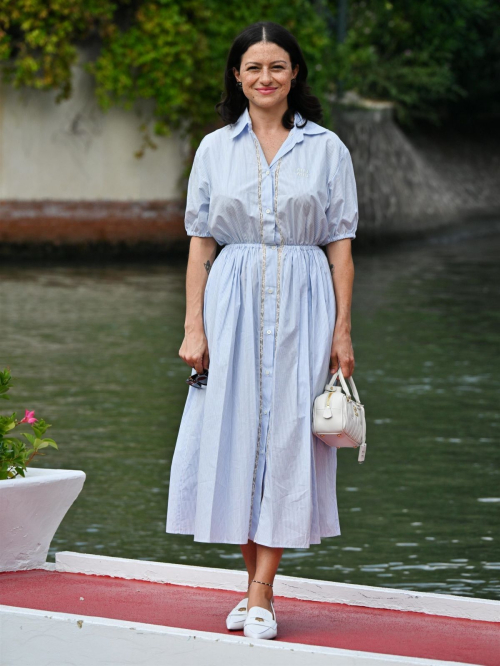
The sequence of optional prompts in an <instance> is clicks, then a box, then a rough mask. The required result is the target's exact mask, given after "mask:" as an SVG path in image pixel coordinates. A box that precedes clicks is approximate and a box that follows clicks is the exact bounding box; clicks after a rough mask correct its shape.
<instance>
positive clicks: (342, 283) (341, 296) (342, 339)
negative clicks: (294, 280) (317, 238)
mask: <svg viewBox="0 0 500 666" xmlns="http://www.w3.org/2000/svg"><path fill="white" fill-rule="evenodd" d="M325 247H326V254H327V257H328V264H329V266H330V272H331V274H332V280H333V289H334V292H335V301H336V319H335V329H334V332H333V341H332V349H331V353H330V372H331V373H332V374H333V373H334V372H336V371H337V369H338V367H339V363H340V367H341V368H342V374H343V375H344V377H345V378H346V379H347V378H348V377H350V376H351V375H352V374H353V372H354V350H353V348H352V342H351V303H352V287H353V283H354V262H353V259H352V253H351V239H350V238H342V239H340V240H337V241H333V242H332V243H328V245H326V246H325Z"/></svg>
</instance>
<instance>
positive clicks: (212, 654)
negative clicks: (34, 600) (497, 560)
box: [0, 606, 478, 666]
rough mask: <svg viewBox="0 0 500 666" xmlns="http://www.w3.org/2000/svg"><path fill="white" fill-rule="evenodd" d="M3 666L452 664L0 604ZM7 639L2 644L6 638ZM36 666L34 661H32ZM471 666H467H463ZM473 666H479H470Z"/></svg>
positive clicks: (450, 662)
mask: <svg viewBox="0 0 500 666" xmlns="http://www.w3.org/2000/svg"><path fill="white" fill-rule="evenodd" d="M0 636H2V637H4V638H3V640H2V652H1V660H0V663H1V664H2V666H34V664H35V663H36V666H67V665H68V664H71V666H89V664H92V665H93V666H137V665H138V664H140V665H141V666H160V665H163V664H165V665H167V664H175V666H220V664H230V663H234V664H238V666H255V664H259V666H333V665H335V666H437V665H440V666H457V664H462V662H456V661H437V660H435V659H419V658H415V657H401V656H394V655H388V654H378V653H375V652H362V651H359V650H344V649H340V648H327V647H319V646H314V645H304V644H301V643H289V642H285V641H253V640H252V639H250V638H245V637H244V636H228V635H226V634H218V633H212V632H207V631H192V630H190V629H178V628H174V627H163V626H160V625H155V624H143V623H140V622H127V621H124V620H111V619H108V618H102V617H92V616H86V615H75V614H70V613H53V612H48V611H41V610H31V609H27V608H16V607H15V606H0ZM7 638H8V640H7ZM35 654H36V660H35V661H34V660H33V659H34V655H35ZM468 666H471V664H468ZM472 666H478V665H477V664H476V665H474V664H473V665H472Z"/></svg>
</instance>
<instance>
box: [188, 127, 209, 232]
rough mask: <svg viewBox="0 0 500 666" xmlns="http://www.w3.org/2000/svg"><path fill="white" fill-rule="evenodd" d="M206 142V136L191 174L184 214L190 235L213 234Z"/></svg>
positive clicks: (199, 148)
mask: <svg viewBox="0 0 500 666" xmlns="http://www.w3.org/2000/svg"><path fill="white" fill-rule="evenodd" d="M204 142H205V138H203V139H202V141H201V143H200V145H199V146H198V149H197V151H196V153H195V156H194V160H193V166H192V168H191V173H190V174H189V181H188V189H187V199H186V213H185V215H184V226H185V228H186V232H187V235H188V236H202V237H207V236H211V235H212V234H211V233H210V231H209V229H208V210H209V207H210V180H209V175H208V165H207V151H206V145H204Z"/></svg>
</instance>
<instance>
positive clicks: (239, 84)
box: [236, 81, 243, 90]
mask: <svg viewBox="0 0 500 666" xmlns="http://www.w3.org/2000/svg"><path fill="white" fill-rule="evenodd" d="M236 85H237V86H238V88H239V89H240V90H242V89H243V83H242V82H241V81H236Z"/></svg>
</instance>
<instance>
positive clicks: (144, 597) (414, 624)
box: [0, 569, 500, 666]
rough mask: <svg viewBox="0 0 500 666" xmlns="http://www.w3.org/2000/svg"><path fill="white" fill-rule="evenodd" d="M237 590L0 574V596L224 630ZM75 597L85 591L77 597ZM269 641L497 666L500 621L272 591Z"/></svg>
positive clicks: (28, 604)
mask: <svg viewBox="0 0 500 666" xmlns="http://www.w3.org/2000/svg"><path fill="white" fill-rule="evenodd" d="M242 596H243V595H242V594H240V593H239V592H227V591H225V590H212V589H207V588H192V587H184V586H179V585H171V584H161V583H149V582H145V581H137V580H125V579H123V578H111V577H108V576H89V575H86V574H72V573H60V572H55V571H45V570H42V569H36V570H32V571H18V572H12V573H10V572H7V573H0V603H1V604H4V605H7V606H20V607H23V608H34V609H39V610H48V611H58V612H65V613H74V614H77V615H81V616H85V615H94V616H99V617H107V618H114V619H121V620H130V621H134V622H145V623H148V624H159V625H164V626H171V627H182V628H185V629H195V630H200V631H213V632H218V633H224V634H230V635H243V632H242V631H241V632H229V631H227V629H226V625H225V617H226V614H227V613H228V612H229V610H230V609H231V608H232V607H233V606H234V605H235V604H236V603H237V602H238V600H239V599H240V598H241V597H242ZM80 597H83V599H82V600H81V599H80ZM275 609H276V617H277V619H278V637H277V638H276V639H275V640H282V641H290V642H294V643H306V644H309V645H323V646H327V647H336V648H344V649H348V650H363V651H366V652H378V653H382V654H393V655H405V656H413V657H425V658H427V659H441V660H448V661H461V662H465V663H474V664H482V665H484V666H499V665H500V622H498V623H496V622H495V623H493V622H480V621H477V620H464V619H454V618H447V617H441V616H437V615H426V614H423V613H415V612H412V611H394V610H381V609H373V608H364V607H360V606H348V605H345V604H332V603H322V602H315V601H301V600H296V599H288V598H285V597H278V596H277V597H275Z"/></svg>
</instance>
